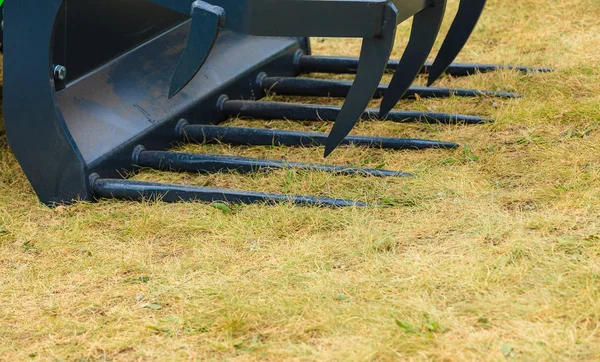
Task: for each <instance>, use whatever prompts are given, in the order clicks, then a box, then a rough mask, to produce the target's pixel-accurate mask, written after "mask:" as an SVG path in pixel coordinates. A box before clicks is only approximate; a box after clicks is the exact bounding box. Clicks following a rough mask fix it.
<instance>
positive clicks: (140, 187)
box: [92, 175, 369, 207]
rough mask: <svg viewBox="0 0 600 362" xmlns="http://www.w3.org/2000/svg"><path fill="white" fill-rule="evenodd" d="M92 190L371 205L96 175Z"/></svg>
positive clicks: (173, 198) (185, 198) (133, 196)
mask: <svg viewBox="0 0 600 362" xmlns="http://www.w3.org/2000/svg"><path fill="white" fill-rule="evenodd" d="M92 192H93V193H94V196H95V197H96V198H106V199H124V200H131V201H141V200H145V199H153V200H160V201H164V202H193V201H201V202H218V201H221V202H230V203H234V204H255V203H269V204H274V203H293V204H295V205H301V206H327V207H348V206H359V207H363V206H369V204H368V203H366V202H361V201H352V200H343V199H332V198H326V197H312V196H295V195H282V194H270V193H263V192H253V191H243V190H230V189H221V188H212V187H197V186H186V185H176V184H163V183H156V182H145V181H135V180H121V179H103V178H100V177H98V176H97V175H95V177H94V179H93V181H92Z"/></svg>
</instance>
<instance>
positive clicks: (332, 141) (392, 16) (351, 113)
mask: <svg viewBox="0 0 600 362" xmlns="http://www.w3.org/2000/svg"><path fill="white" fill-rule="evenodd" d="M397 17H398V10H397V9H396V7H395V6H394V5H393V4H392V3H388V4H387V5H386V8H385V19H384V20H385V23H384V25H383V29H382V34H381V36H379V37H373V38H368V39H363V43H362V49H361V52H360V58H359V63H358V70H357V72H356V78H355V79H354V83H353V84H352V88H350V92H349V93H348V96H347V97H346V101H345V102H344V106H343V107H342V109H341V111H340V113H339V114H338V117H337V118H336V120H335V123H334V124H333V128H332V130H331V133H330V134H329V137H328V138H327V142H326V143H325V157H327V156H329V154H330V153H331V152H333V150H335V149H336V147H337V146H338V145H339V144H340V143H341V142H342V141H343V140H344V138H346V136H347V135H348V134H349V133H350V131H351V130H352V128H354V126H355V125H356V122H358V120H359V119H360V118H361V116H362V113H363V112H364V111H365V109H366V108H367V106H368V105H369V102H370V101H371V98H372V97H373V95H374V94H375V91H376V90H377V87H378V86H379V82H380V81H381V77H383V73H384V72H385V69H386V66H387V63H388V61H389V59H390V55H391V53H392V47H393V46H394V40H395V38H396V25H397V24H396V19H397Z"/></svg>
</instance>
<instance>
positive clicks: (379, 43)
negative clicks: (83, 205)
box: [3, 0, 518, 206]
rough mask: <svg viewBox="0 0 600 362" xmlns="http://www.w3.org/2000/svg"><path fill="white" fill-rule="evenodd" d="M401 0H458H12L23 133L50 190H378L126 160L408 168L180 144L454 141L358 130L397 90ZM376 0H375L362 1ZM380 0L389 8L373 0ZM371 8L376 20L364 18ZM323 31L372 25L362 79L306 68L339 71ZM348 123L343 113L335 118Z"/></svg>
mask: <svg viewBox="0 0 600 362" xmlns="http://www.w3.org/2000/svg"><path fill="white" fill-rule="evenodd" d="M396 2H397V3H398V4H408V5H406V6H405V5H402V6H405V8H403V10H406V12H405V13H406V14H421V13H423V14H422V16H421V18H422V19H425V22H426V24H436V23H437V22H439V21H440V20H441V16H442V14H443V9H442V8H437V9H435V10H431V9H430V7H435V6H438V7H439V6H444V5H445V1H444V2H438V1H437V0H436V1H432V2H428V1H422V0H418V1H417V0H406V1H404V2H402V1H399V0H398V1H396V0H395V1H389V2H388V1H386V0H373V1H364V2H361V1H356V0H351V1H350V0H349V1H348V2H347V3H348V4H350V5H349V6H348V7H345V8H344V9H349V10H348V13H347V14H346V15H347V18H346V19H345V20H343V21H342V20H341V21H339V23H340V24H334V25H335V26H333V25H330V26H327V25H323V24H322V23H319V22H316V23H314V24H318V25H315V26H310V27H309V26H302V27H295V26H293V25H291V24H289V23H288V22H286V21H285V19H277V18H276V15H281V14H284V13H285V10H286V7H285V6H288V5H290V6H292V7H293V9H292V10H295V13H294V12H291V14H294V15H295V16H296V17H303V16H304V17H306V16H309V15H310V14H311V11H312V10H314V11H317V12H320V13H318V16H317V18H319V19H320V18H323V19H327V18H328V16H329V15H328V14H329V13H328V12H330V11H336V12H337V11H338V10H339V9H338V8H339V5H340V4H341V3H346V2H345V1H343V0H336V1H290V0H281V1H280V2H275V3H277V4H280V3H282V4H287V5H285V6H281V7H275V8H261V7H264V4H265V3H269V1H267V0H246V1H237V0H235V1H234V0H218V1H214V3H215V4H214V5H211V4H206V3H204V2H202V1H196V2H193V3H192V1H183V0H152V1H149V0H128V1H106V0H65V1H62V0H45V1H39V0H17V1H15V0H12V1H11V0H7V3H6V4H5V9H4V40H3V46H4V88H3V89H4V97H3V100H4V117H5V124H6V132H7V137H8V140H9V143H10V146H11V148H12V150H13V151H14V153H15V155H16V157H17V159H18V161H19V163H20V164H21V166H22V168H23V170H24V172H25V174H26V175H27V178H28V179H29V181H30V182H31V184H32V185H33V188H34V190H35V192H36V193H37V195H38V196H39V198H40V200H42V201H43V202H44V203H46V204H55V203H65V202H71V201H73V200H95V199H97V198H100V197H115V198H125V199H139V198H144V197H155V198H160V199H162V200H164V201H180V200H184V201H185V200H187V201H190V200H199V201H208V202H211V201H229V202H242V203H249V202H265V201H266V202H278V201H290V202H294V203H297V204H316V205H331V206H348V205H365V204H364V203H361V202H356V201H348V200H338V199H328V198H316V197H304V196H290V195H274V194H264V193H257V192H247V191H237V190H225V189H212V188H203V187H190V186H185V185H166V184H158V183H148V182H139V181H131V180H126V179H125V180H124V179H123V178H122V175H124V174H128V173H130V172H132V171H136V170H138V169H139V168H140V167H147V168H154V169H160V170H169V171H181V172H219V171H237V172H252V171H255V170H257V169H274V168H299V169H305V170H317V171H325V172H333V173H338V174H352V175H366V176H376V177H404V176H410V175H408V174H405V173H402V172H394V171H387V170H372V169H359V168H348V167H340V166H331V165H314V164H304V163H285V162H282V161H276V160H274V161H273V160H261V159H247V158H239V157H229V156H218V155H206V154H202V155H200V154H182V153H174V152H169V151H168V150H169V149H170V148H171V147H172V146H173V145H174V144H177V143H182V142H200V143H202V142H223V143H231V144H251V145H266V146H269V145H286V146H304V147H314V146H316V147H321V146H325V147H326V148H327V150H328V152H330V151H331V150H332V149H333V148H334V147H335V146H337V145H358V146H363V147H377V148H389V149H414V150H419V149H427V148H455V147H457V146H458V145H456V144H455V143H452V142H442V141H428V140H419V139H403V138H380V137H363V136H347V133H348V132H349V129H350V128H351V126H353V125H354V123H356V121H357V120H359V119H363V120H373V119H375V118H376V117H377V115H378V113H379V112H378V110H365V109H364V108H365V107H366V105H363V103H364V102H368V101H369V100H370V99H371V97H372V96H373V95H374V96H380V97H384V96H385V93H386V92H391V91H390V90H389V88H388V87H387V86H386V85H380V84H379V78H378V77H381V74H382V73H383V72H384V71H385V69H386V67H388V66H389V62H388V60H389V59H388V58H389V50H390V49H388V48H389V45H390V44H391V43H390V41H392V43H393V35H394V31H395V24H396V23H398V22H401V21H404V20H405V19H406V18H408V17H409V16H403V17H400V16H398V14H399V13H398V9H396V7H395V6H394V4H395V3H396ZM211 3H212V2H211ZM270 3H271V4H275V3H274V2H270ZM364 3H370V5H369V4H367V5H368V6H367V7H366V8H364V9H363V8H361V7H364V6H363V5H365V4H364ZM240 4H246V5H247V6H248V9H250V10H256V8H253V7H258V8H260V9H262V10H263V11H267V10H268V11H271V16H273V19H275V20H276V21H274V23H273V24H271V25H270V26H269V25H268V24H265V22H260V21H258V20H260V19H254V18H255V17H256V16H255V15H252V14H255V13H256V12H254V11H246V10H248V9H246V8H244V7H243V6H241V7H240ZM375 5H377V6H379V7H380V8H381V9H385V11H381V12H379V10H377V9H375V10H373V8H372V6H375ZM313 6H316V8H313ZM329 6H333V7H329ZM240 8H242V10H239V9H240ZM190 9H191V12H190V11H189V10H190ZM236 9H237V10H236ZM365 9H367V10H369V9H370V10H369V12H367V13H365V12H364V10H365ZM67 10H68V11H67ZM238 10H239V11H238ZM236 11H237V12H236ZM344 11H346V10H344ZM277 12H280V13H277ZM197 14H200V15H202V16H209V18H210V19H211V20H210V22H208V23H203V24H201V26H200V27H198V26H195V25H194V24H198V22H197V21H196V20H195V19H196V18H195V16H196V15H197ZM207 14H208V15H207ZM382 14H383V15H382ZM200 15H198V16H200ZM341 15H344V14H341ZM367 15H368V16H372V19H371V20H369V21H372V22H371V23H369V22H368V21H367V20H368V19H367V20H364V19H363V18H361V17H364V16H367ZM190 16H191V21H190ZM340 19H344V18H343V16H340ZM357 19H358V20H361V19H362V20H361V21H362V22H359V23H356V20H357ZM380 21H381V24H379V23H378V22H380ZM207 24H209V25H210V24H212V25H210V26H212V28H209V27H208V25H207ZM357 24H358V25H357ZM384 24H388V25H384ZM385 26H389V28H385ZM213 28H214V29H213ZM202 29H204V30H202ZM436 33H437V30H436V31H434V32H432V33H431V34H428V38H427V39H426V41H427V42H432V39H434V38H435V35H436ZM385 34H387V35H385ZM313 35H314V36H318V35H323V36H340V37H342V36H354V37H362V38H363V39H364V48H363V50H365V51H364V52H363V53H364V54H363V57H361V61H360V62H358V63H356V64H355V66H356V71H357V72H358V74H357V79H356V81H355V82H354V83H348V82H340V81H337V82H336V81H328V80H316V79H310V78H297V76H298V75H300V74H302V73H305V72H307V71H312V72H327V64H325V63H326V61H325V63H323V62H321V63H322V64H321V66H320V65H319V62H320V61H321V60H322V59H319V58H313V57H312V56H311V54H310V46H309V42H308V38H307V36H313ZM384 35H385V36H384ZM386 36H391V38H389V37H386ZM381 39H385V40H381ZM413 40H414V39H413ZM415 41H416V40H415ZM424 41H425V40H424ZM416 48H419V47H416ZM418 53H420V54H419V56H421V57H426V56H427V53H428V51H427V49H420V48H419V49H418ZM407 59H410V57H408V58H407ZM192 60H194V61H192ZM374 65H376V66H377V67H376V68H373V67H372V66H374ZM411 67H412V68H415V65H414V64H412V65H411ZM419 71H420V67H416V68H415V69H414V70H411V74H408V75H403V79H411V77H412V78H414V76H415V75H416V74H417V73H418V72H419ZM413 72H414V75H413V74H412V73H413ZM188 78H189V79H188ZM406 87H407V88H408V85H407V86H406ZM269 90H270V91H272V92H275V93H278V94H291V95H300V96H302V95H310V96H339V97H347V98H348V101H347V102H346V105H345V106H344V107H328V106H316V105H315V106H311V105H305V104H294V103H278V102H265V101H259V100H260V98H262V97H263V96H264V95H265V94H266V91H269ZM392 91H394V92H396V93H397V90H392ZM456 92H457V93H454V91H452V90H444V89H439V88H424V87H421V88H419V87H413V88H411V89H408V91H407V92H404V91H402V92H401V93H402V95H403V96H405V97H406V96H411V95H413V96H414V95H421V96H449V95H453V94H460V92H463V95H466V96H475V95H481V94H482V93H480V92H478V91H471V90H456ZM498 95H500V96H507V97H513V96H518V95H513V94H498ZM232 116H233V117H235V116H245V117H255V118H259V119H290V120H303V121H306V120H331V121H335V120H337V121H340V119H342V120H345V121H344V122H341V123H336V126H334V131H333V133H335V137H336V138H335V141H333V143H332V138H331V136H328V135H327V134H319V133H311V132H286V131H276V130H267V129H254V128H234V127H223V126H219V125H218V124H219V123H221V122H222V121H225V120H227V119H228V118H229V117H232ZM386 120H387V121H393V122H407V121H421V122H445V123H467V124H481V123H487V122H490V121H491V120H490V119H487V118H483V117H476V116H466V115H452V114H439V113H419V112H400V111H391V112H389V113H388V114H387V116H386ZM348 122H349V123H348ZM337 126H340V127H339V128H340V129H339V130H337V131H336V129H337V128H336V127H337ZM348 127H350V128H348ZM338 131H339V132H338Z"/></svg>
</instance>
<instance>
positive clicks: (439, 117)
mask: <svg viewBox="0 0 600 362" xmlns="http://www.w3.org/2000/svg"><path fill="white" fill-rule="evenodd" d="M340 110H341V108H340V107H336V106H323V105H317V104H297V103H285V102H265V101H262V102H257V101H239V100H235V101H231V100H227V101H224V102H222V105H221V114H222V115H224V116H229V117H251V118H257V119H286V120H290V121H334V120H336V119H337V117H338V114H339V113H340ZM378 114H379V110H376V109H367V110H366V111H365V112H364V113H363V114H362V117H361V118H362V119H363V120H376V119H378ZM384 120H386V121H391V122H399V123H400V122H423V123H444V124H485V123H492V122H494V120H493V119H491V118H485V117H479V116H468V115H463V114H449V113H429V112H425V113H422V112H407V111H391V112H390V113H389V114H388V115H387V118H385V119H384Z"/></svg>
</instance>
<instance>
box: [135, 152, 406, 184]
mask: <svg viewBox="0 0 600 362" xmlns="http://www.w3.org/2000/svg"><path fill="white" fill-rule="evenodd" d="M134 157H135V164H136V166H139V167H149V168H152V169H155V170H163V171H178V172H183V171H185V172H201V173H215V172H231V171H237V172H240V173H253V172H257V171H266V170H280V169H296V170H304V171H316V172H328V173H331V174H334V175H356V176H373V177H411V176H412V175H410V174H408V173H404V172H397V171H391V170H380V169H371V168H355V167H348V166H333V165H320V164H311V163H303V162H286V161H279V160H266V159H261V158H248V157H238V156H225V155H210V154H196V153H184V152H166V151H146V150H141V151H139V152H136V153H135V154H134Z"/></svg>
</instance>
